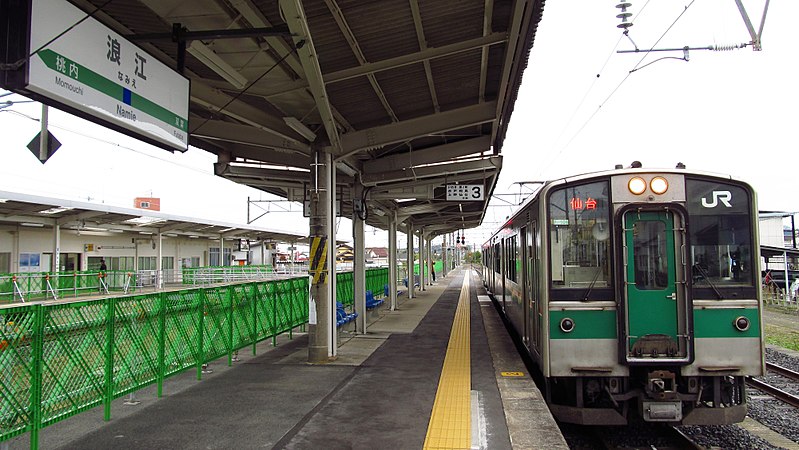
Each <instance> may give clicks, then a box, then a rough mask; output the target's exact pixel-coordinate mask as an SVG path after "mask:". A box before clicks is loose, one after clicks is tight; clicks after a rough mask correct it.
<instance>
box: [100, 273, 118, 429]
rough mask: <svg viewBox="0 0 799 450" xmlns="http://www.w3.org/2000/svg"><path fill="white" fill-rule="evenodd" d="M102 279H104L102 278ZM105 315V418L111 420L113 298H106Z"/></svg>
mask: <svg viewBox="0 0 799 450" xmlns="http://www.w3.org/2000/svg"><path fill="white" fill-rule="evenodd" d="M101 281H102V280H101ZM105 302H106V304H105V305H106V317H105V321H106V322H105V339H106V341H105V398H104V399H103V420H105V421H106V422H108V421H109V420H111V400H112V399H113V398H114V304H115V303H116V301H115V300H114V299H113V298H106V299H105Z"/></svg>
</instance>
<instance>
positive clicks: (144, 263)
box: [139, 256, 157, 270]
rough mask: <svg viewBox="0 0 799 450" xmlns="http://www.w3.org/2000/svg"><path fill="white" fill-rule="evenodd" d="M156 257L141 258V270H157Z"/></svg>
mask: <svg viewBox="0 0 799 450" xmlns="http://www.w3.org/2000/svg"><path fill="white" fill-rule="evenodd" d="M155 258H156V257H155V256H139V270H156V269H157V267H156V265H155Z"/></svg>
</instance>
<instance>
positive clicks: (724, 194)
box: [685, 179, 755, 289]
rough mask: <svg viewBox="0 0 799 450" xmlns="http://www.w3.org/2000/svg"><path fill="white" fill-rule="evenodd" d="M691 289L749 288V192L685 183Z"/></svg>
mask: <svg viewBox="0 0 799 450" xmlns="http://www.w3.org/2000/svg"><path fill="white" fill-rule="evenodd" d="M685 187H686V195H687V199H688V200H687V202H686V208H687V209H688V214H689V216H690V217H689V220H688V227H689V240H690V244H691V251H690V264H691V274H692V277H693V287H694V289H699V288H711V289H712V288H714V287H715V288H719V287H736V286H738V287H740V286H752V285H753V283H754V279H755V270H754V269H755V266H754V262H753V260H752V254H753V253H752V248H753V247H752V241H753V237H752V226H751V223H752V217H751V214H753V213H752V211H751V199H750V195H749V192H748V191H747V190H746V189H744V188H743V187H740V186H737V185H734V184H727V183H718V182H713V181H706V180H699V179H687V180H686V182H685Z"/></svg>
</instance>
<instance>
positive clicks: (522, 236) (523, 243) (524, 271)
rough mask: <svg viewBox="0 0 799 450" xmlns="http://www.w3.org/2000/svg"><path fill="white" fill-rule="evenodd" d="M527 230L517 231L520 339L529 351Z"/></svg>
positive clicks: (526, 228) (525, 227)
mask: <svg viewBox="0 0 799 450" xmlns="http://www.w3.org/2000/svg"><path fill="white" fill-rule="evenodd" d="M528 230H529V227H527V226H524V227H522V228H521V230H519V245H520V248H521V252H520V253H521V255H520V259H521V263H522V267H521V273H520V274H519V275H520V276H521V280H522V293H521V294H522V303H521V305H522V311H521V312H522V320H523V321H524V331H523V332H522V334H523V335H524V337H523V338H522V342H524V345H525V347H527V348H528V349H529V348H530V336H531V334H530V331H531V326H530V306H531V305H530V301H531V299H532V298H533V297H532V296H531V295H530V281H531V278H530V261H529V259H528V258H527V254H528V252H527V246H528V245H529V244H528V242H530V237H529V236H528V234H527V233H528Z"/></svg>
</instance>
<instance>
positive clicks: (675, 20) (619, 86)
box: [542, 0, 696, 171]
mask: <svg viewBox="0 0 799 450" xmlns="http://www.w3.org/2000/svg"><path fill="white" fill-rule="evenodd" d="M695 1H696V0H691V3H689V4H688V6H686V7H685V8H683V10H682V11H681V12H680V14H679V15H678V16H677V18H676V19H674V21H673V22H672V23H671V25H669V26H668V28H666V30H665V31H664V32H663V33H662V34H661V35H660V37H659V38H658V39H657V40H656V41H655V43H654V44H652V46H651V47H650V51H651V50H652V49H654V48H655V46H657V44H658V43H659V42H660V41H661V40H663V38H664V37H665V36H666V34H668V32H669V31H670V30H671V29H672V28H673V27H674V25H675V24H676V23H677V22H678V21H679V20H680V19H681V18H682V17H683V15H685V13H686V12H687V11H688V9H689V8H690V7H691V5H693V4H694V2H695ZM647 3H648V2H647ZM644 6H646V5H644ZM647 56H649V51H647V52H645V54H644V56H643V57H641V59H640V60H639V61H638V62H637V63H636V64H635V66H633V68H632V69H630V70H629V71H628V72H627V74H626V75H625V76H624V78H622V80H621V81H620V82H619V84H617V85H616V87H615V88H613V90H612V91H611V92H610V94H608V96H607V97H605V99H604V100H603V101H602V102H601V103H600V104H599V106H597V107H596V109H595V110H594V112H593V113H591V115H590V116H589V117H588V119H586V120H585V122H583V124H582V125H581V126H580V128H579V129H578V130H577V131H576V132H575V133H574V134H573V135H572V137H571V138H570V139H569V141H568V142H567V143H566V145H564V146H563V147H561V148H560V149H559V150H558V151H557V152H556V153H555V155H554V156H553V157H552V158H551V159H550V161H555V160H556V159H557V157H558V156H560V154H562V153H563V152H564V151H565V150H566V149H567V148H569V146H570V145H571V143H572V142H574V140H575V139H576V138H577V136H579V135H580V133H582V131H583V130H584V129H585V127H586V126H588V124H589V123H591V121H592V120H593V119H594V117H596V115H597V114H598V113H599V111H600V110H601V109H602V107H603V106H605V105H606V104H607V103H608V102H609V101H610V99H611V98H613V96H614V95H615V94H616V92H618V91H619V89H620V88H621V87H622V86H623V85H624V83H625V82H626V81H627V79H629V78H630V75H632V74H633V73H634V72H635V71H636V70H638V69H639V66H640V65H641V63H642V62H643V61H644V59H646V57H647ZM550 164H551V162H550V163H549V164H548V165H547V166H545V167H544V169H545V168H546V167H548V166H549V165H550ZM542 171H543V169H542Z"/></svg>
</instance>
